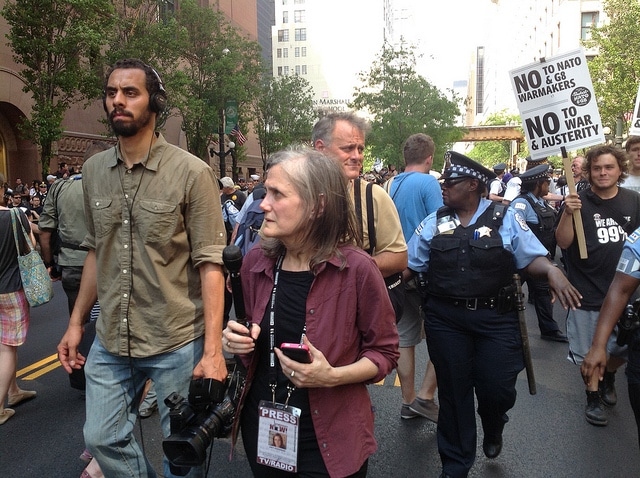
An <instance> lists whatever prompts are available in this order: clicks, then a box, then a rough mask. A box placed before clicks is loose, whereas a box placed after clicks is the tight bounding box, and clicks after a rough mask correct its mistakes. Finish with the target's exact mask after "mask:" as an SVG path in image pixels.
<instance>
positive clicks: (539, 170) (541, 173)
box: [520, 164, 549, 183]
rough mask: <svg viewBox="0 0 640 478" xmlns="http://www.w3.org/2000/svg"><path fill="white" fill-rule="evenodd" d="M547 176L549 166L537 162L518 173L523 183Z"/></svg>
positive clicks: (533, 181) (536, 180)
mask: <svg viewBox="0 0 640 478" xmlns="http://www.w3.org/2000/svg"><path fill="white" fill-rule="evenodd" d="M548 177H549V167H548V166H547V165H546V164H539V165H538V166H535V167H533V168H531V169H527V170H526V171H525V172H524V173H522V174H521V175H520V179H521V180H522V182H523V183H535V182H538V181H541V180H543V179H547V178H548Z"/></svg>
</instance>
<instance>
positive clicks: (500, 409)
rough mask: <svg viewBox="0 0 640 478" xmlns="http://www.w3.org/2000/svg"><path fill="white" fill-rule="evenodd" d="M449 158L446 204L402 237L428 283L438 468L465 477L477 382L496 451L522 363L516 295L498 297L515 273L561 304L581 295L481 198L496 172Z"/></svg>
mask: <svg viewBox="0 0 640 478" xmlns="http://www.w3.org/2000/svg"><path fill="white" fill-rule="evenodd" d="M446 156H448V158H446V159H448V160H449V161H450V163H451V166H450V167H449V168H448V169H447V170H446V171H445V172H444V174H443V176H442V178H443V180H444V181H443V183H442V197H443V202H444V204H445V206H444V207H443V208H440V209H439V210H438V211H437V212H436V213H433V214H431V215H429V216H428V217H427V218H426V219H425V220H424V221H422V223H421V224H420V226H418V229H416V232H415V234H414V236H413V237H412V239H411V240H410V241H409V244H408V247H409V268H410V269H411V270H412V271H414V272H418V273H425V275H426V279H427V281H428V284H427V290H426V292H427V299H426V307H425V328H426V332H427V342H428V348H429V353H430V354H431V359H432V360H433V363H434V365H435V369H436V374H437V376H438V387H439V394H438V397H439V401H440V415H439V417H438V450H439V452H440V457H441V460H442V465H443V471H442V475H441V476H442V477H447V476H451V477H465V476H467V474H468V472H469V470H470V469H471V466H472V465H473V462H474V460H475V450H476V418H475V411H474V398H473V392H474V389H475V394H476V397H477V400H478V414H479V415H480V418H481V420H482V427H483V430H484V440H483V450H484V453H485V455H486V456H487V457H488V458H495V457H497V456H498V455H499V454H500V451H501V449H502V430H503V428H504V425H505V423H506V422H507V421H508V417H507V415H506V412H507V411H508V410H510V409H511V408H512V407H513V405H514V404H515V400H516V389H515V384H516V379H517V376H518V373H519V372H520V371H521V370H522V369H523V367H524V362H523V353H522V341H521V337H520V331H519V328H518V315H517V311H516V308H515V301H514V300H512V299H511V300H509V299H505V297H507V298H508V297H511V298H513V297H515V294H514V293H513V290H510V287H511V285H512V281H513V274H514V273H516V272H517V271H518V270H519V269H524V270H525V271H526V272H527V273H528V274H530V275H532V276H535V277H540V278H543V277H546V278H547V279H548V281H549V284H550V287H551V290H552V294H553V299H554V300H555V298H556V297H557V298H559V299H560V302H561V303H562V305H563V307H565V308H567V307H576V306H578V305H579V300H580V294H579V293H578V291H577V290H576V289H575V288H574V287H573V286H571V284H569V282H568V281H567V279H566V278H565V276H564V275H563V273H562V272H561V271H560V270H559V269H557V268H556V267H554V266H553V265H552V264H551V262H549V260H548V259H547V258H546V255H547V252H548V251H547V250H546V249H545V248H544V246H542V244H540V242H539V241H538V240H537V239H536V237H535V236H534V234H533V233H532V232H531V230H530V229H529V227H528V226H527V224H526V222H525V221H524V219H523V218H522V217H521V216H520V215H519V214H518V213H517V212H516V211H515V210H513V209H506V208H505V207H504V206H503V205H501V204H498V203H495V202H493V201H490V200H488V199H484V198H482V195H483V193H484V191H485V188H486V184H487V183H488V181H489V180H490V179H492V178H493V177H495V174H493V173H492V172H491V171H489V170H488V169H487V168H485V167H483V166H482V165H480V164H478V163H476V162H475V161H472V160H471V159H469V158H467V157H466V156H463V155H461V154H459V153H456V152H453V151H449V152H448V153H447V154H446Z"/></svg>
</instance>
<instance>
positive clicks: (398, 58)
mask: <svg viewBox="0 0 640 478" xmlns="http://www.w3.org/2000/svg"><path fill="white" fill-rule="evenodd" d="M415 66H416V59H415V55H414V48H413V47H411V46H407V45H406V44H405V43H401V45H400V46H399V47H398V48H397V49H395V48H393V47H392V46H391V45H389V44H385V45H383V47H382V51H381V52H380V54H379V55H378V57H377V58H376V60H375V61H374V63H373V64H372V66H371V69H370V70H369V71H368V72H361V73H360V75H359V78H360V81H361V86H359V87H356V88H355V95H354V100H353V102H352V104H351V105H350V106H351V107H353V108H355V109H359V110H362V111H365V112H366V113H368V114H369V115H371V117H372V121H371V123H372V125H371V126H372V129H371V133H370V135H369V136H368V138H367V144H368V149H369V150H370V153H371V155H372V156H374V157H379V158H382V160H383V162H384V163H385V164H394V165H396V166H397V167H400V166H402V165H403V164H404V161H403V159H402V145H403V143H404V141H405V140H406V139H407V137H408V136H410V135H412V134H414V133H425V134H428V135H429V136H431V137H432V138H433V140H434V141H435V144H436V149H437V150H440V152H441V154H438V153H437V152H436V155H435V156H434V169H436V170H437V169H438V168H440V167H441V166H442V163H443V155H442V152H444V151H445V150H446V149H448V148H449V147H451V145H452V144H453V143H455V142H456V141H458V140H459V139H461V138H462V136H463V130H462V129H461V128H458V127H456V126H455V122H456V118H457V117H458V116H459V115H460V110H459V108H458V105H457V103H456V98H455V97H454V98H453V100H450V99H448V98H447V97H446V96H445V95H444V94H443V93H442V92H441V91H440V90H438V89H437V88H436V87H435V86H434V85H432V84H431V83H429V82H428V81H427V80H426V79H425V78H424V77H422V76H420V75H418V74H417V73H416V70H415ZM452 94H453V93H452Z"/></svg>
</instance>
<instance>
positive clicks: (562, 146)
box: [509, 48, 605, 259]
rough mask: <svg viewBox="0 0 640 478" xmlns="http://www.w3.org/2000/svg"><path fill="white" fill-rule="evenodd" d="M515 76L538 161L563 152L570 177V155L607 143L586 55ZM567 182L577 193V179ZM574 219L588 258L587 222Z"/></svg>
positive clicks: (559, 58)
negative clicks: (568, 152)
mask: <svg viewBox="0 0 640 478" xmlns="http://www.w3.org/2000/svg"><path fill="white" fill-rule="evenodd" d="M509 74H510V75H511V85H512V86H513V91H514V93H515V95H516V101H517V103H518V109H519V110H520V117H521V119H522V125H523V127H524V132H525V135H526V137H527V141H528V143H529V151H530V154H531V157H532V158H533V159H540V158H544V157H546V156H550V155H555V154H558V153H559V152H561V153H562V158H563V163H564V169H565V171H567V172H569V171H570V170H571V163H570V161H569V158H568V157H567V150H569V149H572V150H576V149H580V148H586V147H587V146H593V145H596V144H601V143H604V141H605V138H604V133H603V132H602V123H601V120H600V112H599V111H598V105H597V104H596V101H595V95H594V93H593V83H592V82H591V76H590V75H589V68H588V67H587V60H586V58H585V55H584V50H582V49H581V48H580V49H578V50H574V51H570V52H568V53H565V54H563V55H558V56H555V57H553V58H549V59H547V60H546V61H545V60H542V61H540V62H539V63H532V64H530V65H527V66H524V67H521V68H516V69H515V70H512V71H510V72H509ZM566 177H567V185H568V186H569V191H570V192H571V193H575V192H576V187H575V183H574V181H573V177H572V176H571V174H567V175H566ZM573 220H574V224H575V229H576V237H577V239H578V247H579V249H580V257H581V258H582V259H586V258H587V247H586V241H585V238H584V228H583V225H582V218H581V216H580V215H579V214H574V215H573Z"/></svg>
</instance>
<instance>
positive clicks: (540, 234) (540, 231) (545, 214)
mask: <svg viewBox="0 0 640 478" xmlns="http://www.w3.org/2000/svg"><path fill="white" fill-rule="evenodd" d="M520 197H522V198H524V199H526V200H527V202H528V203H529V204H531V207H532V208H533V210H534V212H535V213H536V216H538V224H531V223H530V222H527V225H528V226H529V227H530V228H531V230H532V231H533V233H534V234H535V235H536V237H537V238H538V240H539V241H540V242H541V243H542V245H543V246H544V247H546V248H547V250H548V251H549V252H550V253H551V254H555V250H553V249H555V247H556V241H555V237H554V234H555V223H556V218H557V216H558V213H557V212H556V211H555V210H554V209H553V208H552V207H551V206H542V205H541V204H539V203H538V202H536V201H534V200H532V199H531V197H530V196H529V195H528V194H521V195H520Z"/></svg>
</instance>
